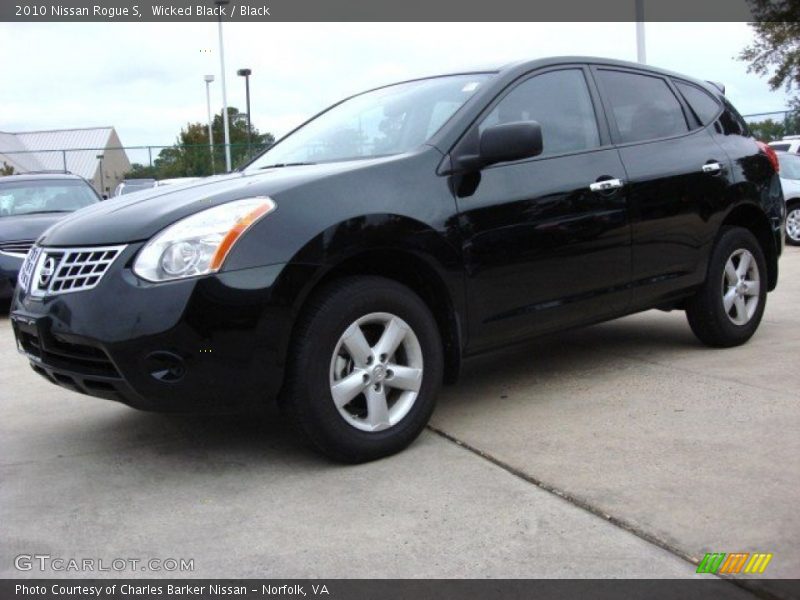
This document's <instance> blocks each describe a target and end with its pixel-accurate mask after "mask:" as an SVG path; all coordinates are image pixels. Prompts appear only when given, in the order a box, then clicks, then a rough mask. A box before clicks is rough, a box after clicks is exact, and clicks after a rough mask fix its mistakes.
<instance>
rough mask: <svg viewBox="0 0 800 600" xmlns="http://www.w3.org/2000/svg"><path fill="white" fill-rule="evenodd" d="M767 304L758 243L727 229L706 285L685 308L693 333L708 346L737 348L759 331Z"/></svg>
mask: <svg viewBox="0 0 800 600" xmlns="http://www.w3.org/2000/svg"><path fill="white" fill-rule="evenodd" d="M766 302H767V268H766V260H765V259H764V252H763V251H762V249H761V246H760V245H759V243H758V240H757V239H756V238H755V237H754V236H753V234H752V233H750V232H749V231H748V230H746V229H743V228H741V227H726V228H725V229H723V230H722V233H721V235H720V237H719V239H718V240H717V243H716V245H715V246H714V250H713V251H712V253H711V260H710V262H709V265H708V275H707V276H706V281H705V283H704V284H703V287H701V288H700V290H699V291H698V292H697V294H696V295H695V296H694V297H693V298H692V299H691V300H690V301H689V304H688V306H687V308H686V316H687V318H688V320H689V325H690V326H691V328H692V331H693V332H694V334H695V335H696V336H697V337H698V338H699V339H700V341H701V342H703V343H704V344H706V345H708V346H714V347H720V348H726V347H730V346H738V345H740V344H743V343H745V342H746V341H747V340H749V339H750V338H751V337H752V336H753V334H754V333H755V332H756V329H758V326H759V324H760V323H761V317H762V316H763V314H764V307H765V305H766Z"/></svg>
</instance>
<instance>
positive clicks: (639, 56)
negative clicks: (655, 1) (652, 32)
mask: <svg viewBox="0 0 800 600" xmlns="http://www.w3.org/2000/svg"><path fill="white" fill-rule="evenodd" d="M636 60H637V61H638V62H640V63H641V64H646V63H647V51H646V50H645V45H644V0H636Z"/></svg>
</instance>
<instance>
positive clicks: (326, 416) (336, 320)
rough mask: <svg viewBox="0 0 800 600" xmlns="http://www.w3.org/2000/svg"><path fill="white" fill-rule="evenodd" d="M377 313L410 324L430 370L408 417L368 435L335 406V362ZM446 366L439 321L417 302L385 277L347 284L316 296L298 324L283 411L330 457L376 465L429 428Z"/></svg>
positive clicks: (337, 284)
mask: <svg viewBox="0 0 800 600" xmlns="http://www.w3.org/2000/svg"><path fill="white" fill-rule="evenodd" d="M373 313H391V314H392V315H396V316H397V317H399V318H400V319H402V320H403V321H404V322H405V323H406V324H408V326H409V327H410V328H411V330H412V331H413V333H414V334H415V336H416V339H417V340H418V342H419V344H418V348H419V349H421V353H422V360H423V361H424V364H423V367H424V368H423V370H422V380H421V383H420V385H419V391H418V392H417V397H416V400H415V401H414V402H413V404H412V405H411V408H410V410H409V412H408V413H407V414H405V416H404V417H402V419H401V420H399V421H398V422H397V423H395V424H394V425H392V426H390V427H389V428H388V429H384V430H382V431H362V430H360V429H358V428H356V427H355V426H353V425H351V424H350V423H348V422H347V421H346V420H345V417H343V416H342V414H340V412H339V410H340V409H338V408H337V407H336V405H335V404H334V400H333V394H332V391H331V376H332V375H331V372H332V359H333V356H334V352H335V351H336V348H337V344H338V343H339V341H340V338H341V337H342V335H343V334H344V332H345V331H346V330H347V329H348V327H350V326H351V324H353V323H354V322H356V321H357V320H358V319H360V318H363V317H364V316H365V315H370V314H373ZM371 360H375V359H371ZM443 365H444V359H443V350H442V342H441V338H440V335H439V330H438V327H437V324H436V321H435V319H434V318H433V315H432V314H431V312H430V310H428V307H427V306H426V305H425V303H424V302H423V301H422V300H421V299H420V298H419V297H418V296H417V295H416V294H414V293H413V292H412V291H411V290H410V289H408V288H407V287H405V286H403V285H401V284H400V283H398V282H396V281H393V280H390V279H385V278H382V277H372V276H369V277H367V276H363V277H347V278H343V279H339V280H336V281H334V282H333V283H331V284H328V285H326V286H325V287H324V288H322V289H321V290H319V291H318V292H316V293H315V294H314V295H313V296H312V298H311V299H310V300H309V302H308V304H307V306H306V308H305V309H304V311H303V314H302V315H301V316H300V317H299V321H298V324H297V326H296V328H295V331H294V334H293V340H292V343H291V356H290V361H289V365H288V372H287V384H286V386H285V388H284V393H283V394H282V398H281V404H282V407H283V408H284V412H285V413H286V414H287V415H288V416H289V417H290V418H291V420H292V421H293V422H294V424H295V426H296V428H297V429H298V430H299V431H300V432H301V433H302V434H303V435H304V436H305V437H306V438H307V439H308V440H309V441H310V442H311V443H312V445H313V446H314V447H315V448H316V449H317V450H318V451H320V452H322V453H323V454H325V455H327V456H328V457H330V458H332V459H334V460H336V461H339V462H346V463H361V462H366V461H370V460H375V459H378V458H381V457H384V456H388V455H390V454H394V453H396V452H399V451H400V450H402V449H403V448H405V447H406V446H408V445H409V444H410V443H411V442H412V441H414V439H416V438H417V436H419V434H420V433H421V432H422V430H423V429H424V428H425V425H426V424H427V423H428V420H429V419H430V416H431V413H432V412H433V409H434V406H435V402H436V397H437V395H438V393H439V389H440V387H441V384H442V373H443V368H444V367H443ZM385 383H386V385H387V387H386V392H387V393H389V392H391V390H389V388H388V379H387V380H386V381H385ZM365 399H366V397H365V396H363V397H360V398H357V400H358V401H361V400H365Z"/></svg>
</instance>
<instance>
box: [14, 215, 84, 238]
mask: <svg viewBox="0 0 800 600" xmlns="http://www.w3.org/2000/svg"><path fill="white" fill-rule="evenodd" d="M68 214H72V213H50V214H40V215H15V216H6V217H0V242H16V241H23V240H35V239H37V238H38V237H39V236H40V235H42V233H44V231H45V230H46V229H47V228H48V227H50V226H51V225H53V224H54V223H57V222H58V221H61V220H63V219H64V218H66V217H67V216H68Z"/></svg>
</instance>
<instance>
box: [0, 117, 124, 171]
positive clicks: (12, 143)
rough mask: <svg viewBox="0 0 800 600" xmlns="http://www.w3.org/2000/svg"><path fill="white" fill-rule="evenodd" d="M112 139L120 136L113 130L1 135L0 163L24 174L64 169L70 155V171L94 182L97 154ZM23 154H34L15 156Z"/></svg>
mask: <svg viewBox="0 0 800 600" xmlns="http://www.w3.org/2000/svg"><path fill="white" fill-rule="evenodd" d="M112 137H116V136H115V135H114V128H113V127H87V128H83V129H53V130H48V131H24V132H19V133H5V132H0V162H2V161H6V162H7V163H8V164H10V165H11V166H13V167H14V169H15V170H17V171H23V172H24V171H42V170H63V169H64V159H65V156H66V170H68V171H70V172H72V173H75V174H76V175H80V176H81V177H84V178H86V179H91V178H92V177H93V176H94V174H95V173H96V171H97V163H98V159H97V155H98V154H101V153H102V151H103V149H104V148H106V146H108V145H109V141H110V140H111V139H112ZM118 144H119V142H117V143H116V144H115V145H118ZM62 150H67V151H68V152H66V153H64V152H62ZM19 151H31V152H25V153H19V154H16V153H15V152H19Z"/></svg>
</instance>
